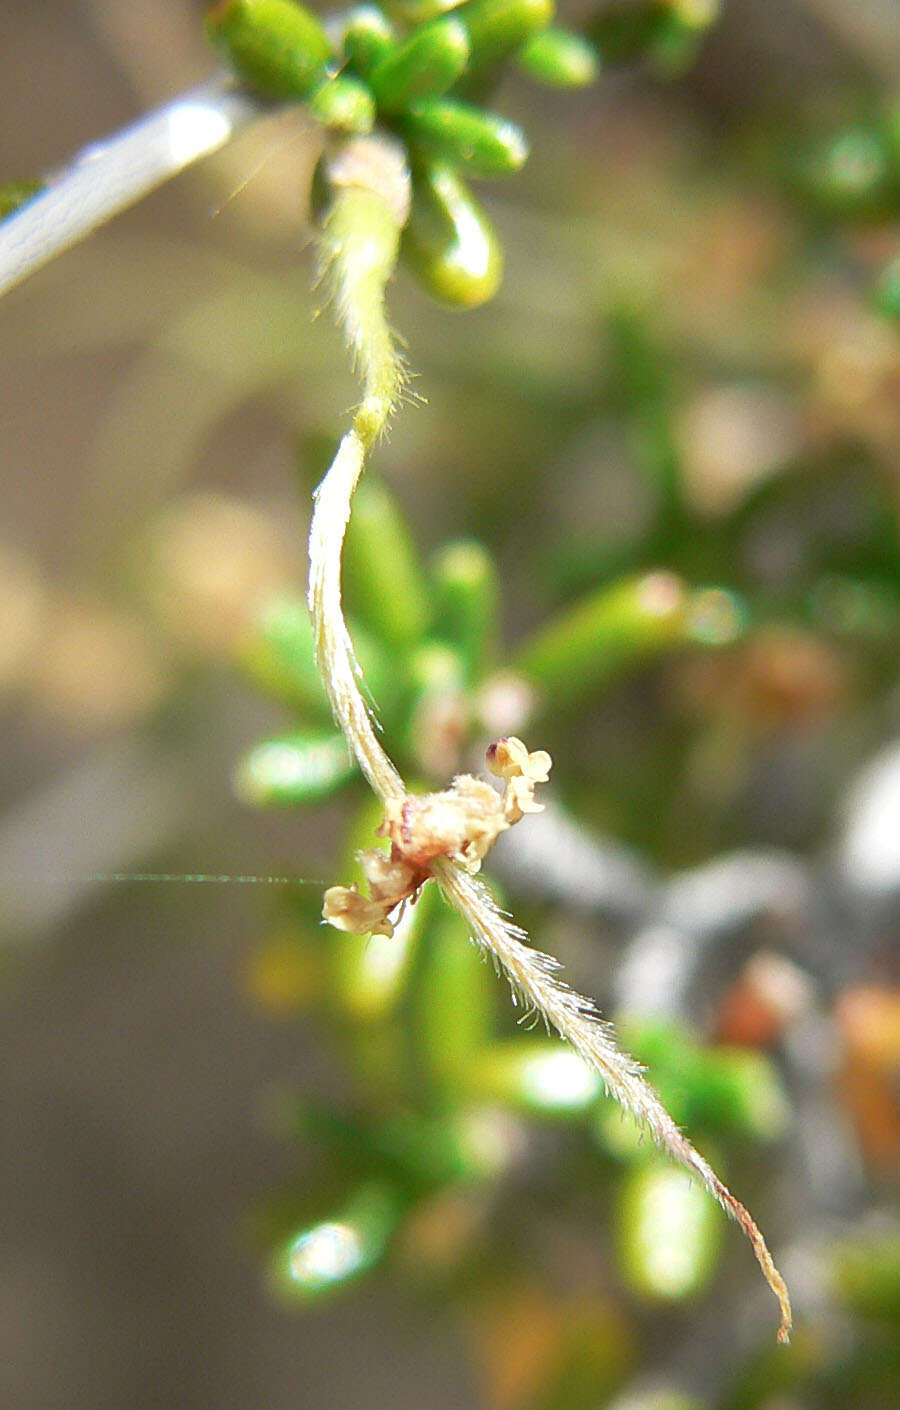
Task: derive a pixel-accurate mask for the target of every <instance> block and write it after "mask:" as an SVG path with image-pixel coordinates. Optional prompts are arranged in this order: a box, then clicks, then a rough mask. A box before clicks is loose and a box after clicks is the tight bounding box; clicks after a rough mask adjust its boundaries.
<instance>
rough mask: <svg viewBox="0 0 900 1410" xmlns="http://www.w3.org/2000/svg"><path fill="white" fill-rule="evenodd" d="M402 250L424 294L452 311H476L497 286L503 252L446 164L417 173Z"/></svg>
mask: <svg viewBox="0 0 900 1410" xmlns="http://www.w3.org/2000/svg"><path fill="white" fill-rule="evenodd" d="M400 248H401V253H402V257H403V261H404V263H405V264H406V265H408V266H409V268H410V269H411V270H412V271H413V272H414V273H415V275H416V277H417V278H418V279H419V281H420V282H421V283H422V284H423V285H424V287H425V288H426V289H427V290H428V292H429V293H430V294H432V295H433V296H434V297H435V298H437V299H440V300H442V301H443V302H444V303H448V304H451V305H453V306H454V307H456V308H477V307H478V305H479V304H483V303H486V302H487V301H488V299H491V298H493V296H494V294H496V292H497V290H498V288H499V287H500V281H501V279H502V277H503V254H502V251H501V249H500V244H499V241H498V240H497V236H496V235H495V233H494V229H493V226H492V225H491V223H490V221H489V220H488V218H487V216H486V214H485V213H484V211H483V210H482V208H481V206H480V205H479V204H478V202H477V201H476V200H475V197H474V196H473V195H472V193H471V192H470V191H469V189H468V187H467V186H466V184H465V182H464V181H463V179H462V177H461V176H460V175H459V174H458V172H457V171H455V170H454V168H453V167H452V166H451V165H449V164H448V163H445V162H432V163H426V164H424V165H423V166H421V167H420V168H419V169H418V170H417V171H416V173H415V175H414V179H413V196H412V207H411V209H410V215H409V220H408V222H407V225H406V227H405V229H404V231H403V236H402V240H401V247H400Z"/></svg>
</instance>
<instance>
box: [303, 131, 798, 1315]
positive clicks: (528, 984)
mask: <svg viewBox="0 0 900 1410" xmlns="http://www.w3.org/2000/svg"><path fill="white" fill-rule="evenodd" d="M379 143H380V139H364V140H363V141H362V142H358V143H356V144H353V147H354V159H353V160H351V161H350V162H349V163H345V164H344V167H343V168H338V170H339V173H340V171H341V170H343V171H344V173H345V175H346V171H347V170H349V172H350V177H351V179H350V180H349V182H348V184H347V185H346V186H342V187H341V186H339V188H338V190H337V193H336V195H335V196H334V199H333V202H332V204H331V206H330V208H329V213H328V215H327V216H326V219H325V223H324V229H323V235H322V241H321V249H322V266H323V271H324V273H325V274H326V275H327V277H328V278H329V279H330V280H331V283H332V287H333V290H334V296H335V299H336V303H337V310H338V315H339V318H340V321H341V323H342V325H343V327H344V330H345V333H346V335H347V339H348V342H349V344H350V347H351V348H352V350H353V353H354V356H355V358H356V360H357V364H358V366H359V370H360V374H361V380H362V384H363V398H362V401H361V402H360V405H359V408H358V409H357V412H356V415H355V416H354V419H353V425H352V427H351V429H350V430H349V431H348V432H347V434H346V435H345V436H344V438H343V440H342V441H341V444H340V446H339V448H338V452H337V455H336V456H335V459H334V461H333V463H332V465H331V467H330V469H329V470H328V473H327V474H326V476H325V478H324V480H323V481H322V483H321V485H320V486H319V488H318V490H317V491H316V496H315V510H314V513H313V521H312V525H311V529H310V579H309V605H310V611H311V612H312V617H313V625H314V630H315V639H316V651H317V659H318V663H319V669H320V671H321V673H322V678H323V680H324V682H325V686H326V689H327V691H328V696H329V699H330V701H331V704H332V708H333V710H334V714H335V717H336V719H337V721H338V723H339V724H340V726H341V729H342V730H343V732H344V735H345V737H346V739H347V741H348V743H349V744H350V746H351V747H352V749H353V752H354V753H355V755H356V758H357V759H358V761H359V765H360V768H361V769H362V771H363V773H364V774H365V776H366V778H367V779H368V781H369V783H370V784H371V786H372V788H373V789H374V791H375V792H376V793H377V794H378V795H379V797H380V798H381V799H382V800H383V801H385V802H388V801H389V800H391V799H394V798H403V797H404V796H405V795H406V788H405V786H404V783H403V780H402V779H401V777H400V775H399V773H398V772H397V770H396V769H395V768H394V765H393V764H392V763H391V761H390V759H389V758H388V756H387V754H386V753H385V751H384V749H383V748H382V746H381V744H380V742H379V740H378V738H377V736H376V734H375V731H374V728H373V724H372V718H371V715H370V712H369V710H368V708H367V706H366V703H365V700H364V699H363V695H362V691H361V689H360V683H359V682H360V672H359V668H358V666H357V664H356V660H355V657H354V654H353V645H352V642H351V640H350V635H349V633H348V631H347V627H346V623H345V621H344V616H343V609H342V605H341V555H342V550H343V541H344V534H345V532H346V528H347V523H348V520H349V517H350V503H351V499H352V496H353V491H354V488H355V486H356V483H357V481H358V479H359V476H360V474H361V472H362V470H363V466H364V464H365V459H366V456H367V454H368V452H369V451H370V449H371V448H372V446H373V445H374V443H375V441H376V440H377V439H378V437H379V436H380V435H382V434H383V432H384V430H385V429H386V427H387V423H388V420H389V417H390V414H391V411H392V409H393V407H394V405H395V403H396V401H397V399H398V396H399V394H400V390H401V387H402V381H403V375H402V373H403V369H402V365H401V363H400V360H399V358H398V356H397V353H396V350H395V348H394V344H393V339H392V337H391V332H390V328H389V326H388V323H387V318H386V315H385V288H386V285H387V282H388V280H389V279H390V276H391V273H392V272H393V268H394V263H395V261H396V257H397V244H398V239H399V232H400V229H401V228H402V224H403V220H402V218H400V216H401V213H402V203H399V204H398V202H397V201H396V200H395V199H393V198H391V197H389V196H388V197H386V196H385V195H383V194H380V193H379V191H378V189H377V183H376V186H375V187H373V185H372V184H370V177H371V165H370V163H369V162H368V161H363V162H362V164H360V162H359V161H358V160H357V159H356V158H357V157H358V154H359V152H360V151H363V152H365V153H366V155H367V156H370V155H371V151H372V150H373V149H374V150H375V151H376V154H377V150H378V146H379ZM334 169H335V168H334V164H333V166H332V172H334ZM382 175H383V173H382ZM385 588H386V590H390V564H389V563H386V564H385ZM431 872H432V874H433V875H434V877H435V879H436V881H437V883H438V885H439V886H440V888H441V891H442V893H443V894H444V896H445V897H446V899H447V901H448V902H449V903H450V905H451V906H453V907H454V908H455V909H456V910H457V911H458V912H459V913H460V914H461V915H462V916H464V918H465V919H466V921H467V922H468V924H469V926H470V927H471V931H472V935H473V939H474V940H475V942H476V943H477V944H478V946H479V947H480V948H481V949H482V950H483V951H484V952H485V953H486V954H488V955H490V956H491V958H492V960H493V961H494V963H495V964H496V965H498V966H499V967H500V968H501V969H502V970H503V971H504V973H505V974H506V976H507V978H508V979H509V982H510V985H511V987H512V992H513V995H514V997H515V998H517V999H518V1000H520V1001H521V1002H522V1003H524V1004H525V1005H526V1006H527V1007H528V1008H529V1009H533V1010H534V1011H535V1012H536V1013H538V1014H540V1016H541V1017H542V1018H543V1019H544V1020H545V1022H546V1023H548V1024H549V1025H552V1027H553V1028H555V1029H556V1031H557V1032H558V1033H559V1035H560V1037H562V1038H563V1039H565V1040H566V1041H567V1042H568V1043H570V1044H571V1046H572V1047H573V1048H574V1049H575V1051H576V1052H577V1053H579V1054H580V1056H581V1057H582V1058H583V1059H584V1061H585V1062H586V1063H587V1064H588V1065H589V1066H590V1067H591V1068H592V1069H593V1070H594V1071H596V1072H598V1073H599V1074H600V1076H601V1078H602V1079H603V1081H604V1083H605V1084H606V1087H607V1089H608V1090H609V1092H610V1093H611V1094H612V1096H613V1097H615V1099H616V1100H617V1101H618V1102H619V1103H620V1105H621V1106H623V1107H624V1108H625V1109H627V1110H628V1111H630V1112H631V1113H632V1114H633V1115H634V1116H635V1117H636V1118H637V1120H638V1121H640V1122H641V1123H642V1124H643V1125H644V1126H646V1128H647V1129H648V1130H649V1131H650V1133H651V1134H652V1136H653V1138H654V1140H656V1141H657V1142H658V1143H659V1144H660V1145H661V1146H662V1147H663V1148H664V1149H665V1150H666V1151H668V1152H669V1154H670V1155H671V1156H672V1157H673V1159H675V1160H676V1161H678V1162H679V1163H680V1164H681V1165H683V1166H685V1167H686V1168H687V1169H688V1170H689V1171H692V1172H693V1173H694V1174H695V1175H697V1177H698V1178H699V1179H700V1180H702V1181H703V1184H704V1185H705V1186H706V1188H707V1189H708V1190H709V1192H710V1193H711V1194H712V1195H713V1197H714V1198H715V1199H716V1200H718V1202H719V1203H720V1204H721V1205H722V1207H723V1208H724V1209H725V1210H726V1212H727V1213H728V1214H729V1215H730V1216H731V1217H732V1218H733V1219H734V1220H736V1222H737V1223H738V1224H739V1225H740V1226H741V1228H742V1229H743V1231H744V1233H745V1234H746V1235H747V1237H748V1238H749V1240H750V1243H751V1244H752V1246H753V1251H754V1253H755V1254H756V1257H757V1260H758V1262H759V1264H760V1267H761V1268H762V1271H763V1273H764V1275H765V1278H766V1281H767V1282H768V1284H769V1286H770V1287H771V1289H772V1291H773V1292H774V1293H775V1295H776V1297H777V1298H778V1302H779V1305H780V1307H781V1322H780V1325H779V1329H778V1339H779V1341H782V1342H786V1341H787V1340H788V1338H789V1335H790V1329H791V1309H790V1301H789V1299H788V1293H787V1288H786V1287H785V1284H784V1280H783V1279H782V1277H781V1275H780V1273H779V1272H778V1270H777V1268H776V1267H775V1264H774V1263H773V1261H772V1256H771V1254H770V1253H769V1250H768V1248H767V1247H766V1243H765V1240H764V1239H763V1236H762V1234H761V1233H760V1231H759V1229H758V1228H757V1226H756V1224H755V1222H754V1221H753V1219H752V1218H751V1217H750V1215H749V1213H748V1212H747V1210H746V1209H745V1208H744V1206H743V1205H742V1204H741V1203H740V1202H739V1201H738V1200H736V1199H735V1198H734V1196H733V1195H732V1194H731V1193H730V1191H729V1190H728V1189H726V1187H725V1186H724V1185H723V1184H722V1182H721V1180H720V1179H719V1178H718V1176H717V1175H716V1174H715V1172H714V1171H713V1170H712V1169H711V1168H710V1166H709V1165H708V1164H707V1162H706V1161H705V1160H704V1159H703V1157H702V1156H701V1155H700V1154H699V1152H698V1151H696V1150H695V1149H694V1147H693V1146H692V1145H691V1143H690V1141H688V1140H687V1138H686V1137H685V1136H684V1135H683V1133H682V1132H681V1131H680V1130H679V1129H678V1127H677V1126H676V1124H675V1122H674V1121H673V1120H672V1118H671V1116H670V1115H669V1113H668V1112H667V1111H666V1109H665V1107H664V1106H663V1104H662V1102H661V1101H660V1099H659V1097H658V1096H657V1095H656V1093H655V1092H654V1091H653V1089H652V1087H650V1086H649V1085H648V1083H647V1082H646V1081H645V1080H644V1078H643V1076H642V1073H641V1068H640V1067H639V1066H638V1064H637V1063H636V1062H635V1061H634V1060H633V1059H632V1058H630V1057H628V1056H627V1055H626V1054H625V1053H623V1052H621V1051H620V1050H619V1049H618V1048H617V1047H616V1045H615V1042H614V1041H613V1037H612V1031H611V1029H610V1027H609V1025H608V1024H605V1023H604V1022H603V1021H602V1020H601V1018H600V1016H599V1015H598V1013H597V1011H596V1009H595V1007H594V1004H593V1002H592V1001H591V1000H590V999H587V998H584V997H582V996H581V995H580V994H577V993H575V991H574V990H572V989H569V988H568V987H567V986H566V985H565V984H563V983H562V982H561V981H560V980H559V979H558V978H557V977H556V970H557V969H558V968H559V965H558V962H557V961H556V960H555V959H553V958H552V956H549V955H545V954H542V953H541V952H540V951H539V950H535V949H532V948H531V946H530V945H528V944H527V943H526V942H527V937H526V935H525V932H524V931H522V930H520V929H519V927H518V926H516V925H513V924H512V923H511V922H510V921H509V920H507V919H506V918H505V917H504V916H503V915H501V913H500V911H499V910H498V909H497V907H496V906H495V905H494V903H493V901H492V900H491V898H490V896H489V895H488V893H487V892H486V891H485V889H484V887H483V886H482V885H481V883H480V882H479V881H477V880H476V879H475V878H474V877H472V876H471V875H470V874H468V873H467V872H466V871H465V870H464V869H463V867H461V866H460V865H459V863H457V862H455V861H453V860H452V859H451V858H450V857H446V856H444V857H439V858H437V860H435V861H434V862H432V864H431Z"/></svg>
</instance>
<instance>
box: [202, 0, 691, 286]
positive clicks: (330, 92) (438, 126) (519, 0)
mask: <svg viewBox="0 0 900 1410" xmlns="http://www.w3.org/2000/svg"><path fill="white" fill-rule="evenodd" d="M554 10H555V4H554V0H393V3H391V0H387V2H386V3H385V4H384V5H383V6H378V5H375V4H368V3H367V4H363V5H360V6H358V7H356V8H354V9H351V10H349V11H347V12H346V13H344V14H342V15H341V16H339V17H337V18H336V19H335V20H334V21H333V22H331V23H330V25H329V26H327V27H326V26H323V24H322V23H320V21H319V20H318V19H317V18H316V17H315V16H314V15H312V14H311V13H310V12H309V11H307V10H306V9H304V8H303V7H302V6H301V5H298V4H296V3H295V0H224V3H222V4H220V5H219V6H218V7H217V8H216V9H215V10H214V11H213V12H212V14H211V15H210V16H209V18H208V20H207V30H208V33H209V35H210V37H211V39H212V41H213V44H214V45H215V47H216V49H217V51H218V53H219V54H220V56H221V57H222V58H223V59H224V61H225V63H226V64H228V65H229V67H231V68H232V70H233V71H234V72H235V74H236V75H237V76H238V78H239V79H240V80H241V81H242V82H243V83H244V84H246V85H247V86H249V87H250V88H252V89H254V90H255V91H257V92H259V93H261V94H263V95H265V96H266V97H270V98H273V99H277V100H282V101H285V100H286V101H299V102H303V103H305V104H306V105H307V107H308V109H309V111H310V113H311V114H312V115H313V117H315V118H316V119H317V120H318V121H320V122H321V123H323V124H324V125H325V126H326V127H329V128H332V129H335V130H337V131H338V132H345V133H368V132H371V131H372V130H373V128H374V127H375V126H376V124H377V125H378V126H379V127H380V128H381V129H383V130H385V131H388V132H391V133H393V134H394V135H395V136H396V137H397V138H398V139H399V140H400V141H402V143H403V144H404V146H405V149H406V152H407V154H408V160H409V166H410V172H411V175H412V205H411V209H410V213H409V218H408V220H407V222H406V226H405V229H404V234H403V246H402V258H403V260H404V262H405V263H406V264H407V266H408V267H409V268H410V269H411V270H412V271H413V272H414V274H415V276H416V277H417V278H418V279H419V281H420V282H421V283H422V284H423V285H424V286H425V288H426V289H428V291H429V292H430V293H431V294H433V295H434V296H435V297H437V298H439V299H441V300H443V301H445V302H447V303H450V304H454V305H457V306H461V307H473V306H475V305H477V304H480V303H483V302H484V301H485V300H487V299H489V298H491V297H492V295H493V294H494V293H495V292H496V290H497V287H498V285H499V283H500V279H501V275H502V263H503V262H502V252H501V247H500V242H499V240H498V239H497V236H496V234H495V232H494V230H493V227H492V226H491V223H490V221H489V219H488V217H487V215H486V213H485V212H484V210H483V209H482V207H481V206H480V204H479V203H478V201H477V200H476V198H475V197H474V195H473V194H472V192H471V191H470V189H469V186H468V178H470V177H476V178H478V177H495V176H502V175H504V174H508V173H511V172H515V171H517V170H518V169H519V168H520V167H521V166H522V163H523V162H524V161H525V159H526V156H527V154H528V143H527V140H526V137H525V134H524V133H523V132H522V131H521V129H520V128H519V127H518V126H517V125H516V124H515V123H513V122H510V121H509V120H508V119H506V118H505V117H502V116H500V115H499V114H497V113H495V112H493V111H491V110H490V109H489V108H487V107H485V106H484V105H485V102H486V101H488V100H489V99H490V95H491V93H492V91H493V90H494V88H495V86H496V84H497V81H498V79H499V78H500V77H501V75H502V73H503V70H504V68H505V67H506V66H507V65H508V63H509V61H513V62H514V63H515V65H516V66H517V67H518V68H519V69H520V70H521V71H522V72H524V73H525V74H527V75H528V76H529V77H530V78H532V79H534V80H535V81H537V82H539V83H543V84H547V85H550V86H552V87H557V88H577V87H581V86H583V85H585V84H588V83H590V82H592V80H593V79H594V77H595V76H596V73H597V71H598V68H599V65H600V62H601V56H602V55H604V53H605V52H606V51H607V50H608V52H609V54H610V55H611V57H612V58H613V59H617V58H621V59H632V58H635V57H637V56H640V55H643V54H645V53H651V54H654V53H657V54H658V53H661V52H663V51H665V52H668V51H669V50H671V51H672V53H673V54H674V52H675V50H676V49H677V48H678V43H679V37H680V41H681V46H682V51H683V49H684V47H685V45H686V44H687V42H688V40H693V41H695V40H696V38H697V36H698V34H700V33H702V32H703V30H704V29H705V28H706V25H707V24H708V23H709V20H710V19H711V18H712V15H713V13H714V10H715V6H714V5H710V6H700V7H699V9H698V7H697V6H696V5H691V4H688V3H684V0H653V3H650V4H645V5H639V6H637V7H635V6H628V7H624V8H622V7H618V6H614V7H613V8H612V9H611V10H606V11H603V12H601V14H600V16H598V18H597V20H596V22H595V24H594V30H595V33H596V39H597V44H596V45H595V44H594V43H592V42H591V41H589V40H588V39H586V38H584V37H583V36H582V35H580V34H576V33H574V32H573V31H571V30H568V29H562V28H556V27H554V26H553V25H552V20H553V17H554ZM679 52H681V51H679ZM313 198H314V203H315V199H316V191H315V189H314V192H313Z"/></svg>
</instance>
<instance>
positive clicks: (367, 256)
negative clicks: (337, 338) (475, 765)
mask: <svg viewBox="0 0 900 1410" xmlns="http://www.w3.org/2000/svg"><path fill="white" fill-rule="evenodd" d="M330 174H331V177H332V181H333V183H334V187H335V194H334V197H333V200H332V202H331V205H330V207H329V209H328V213H327V215H326V217H325V221H324V225H323V230H322V237H321V242H320V249H321V264H322V273H323V276H324V278H325V279H326V280H327V281H328V282H329V283H330V285H331V288H332V291H333V296H334V299H335V303H336V306H337V313H338V318H339V319H340V322H341V324H342V326H343V328H344V332H345V334H346V337H347V341H348V343H349V345H350V348H351V350H352V352H353V355H354V358H355V360H356V363H357V367H358V369H359V373H360V379H361V382H362V390H363V395H362V400H361V402H360V404H359V406H358V407H357V410H356V414H355V416H354V418H353V424H352V426H351V427H350V430H349V431H348V432H347V433H346V435H345V436H344V437H343V439H342V441H341V443H340V445H339V447H338V451H337V455H336V456H335V458H334V460H333V462H332V464H331V466H330V468H329V470H328V473H327V474H326V476H325V478H324V479H323V481H322V483H321V484H320V485H319V488H318V489H317V491H316V496H315V509H314V512H313V518H312V524H311V526H310V534H309V560H310V571H309V606H310V611H311V613H312V618H313V628H314V632H315V642H316V659H317V661H318V664H319V670H320V671H321V673H322V679H323V681H324V682H325V688H326V690H327V692H328V698H329V700H330V701H331V707H332V709H333V711H334V714H335V718H336V719H337V721H338V723H339V724H340V726H341V729H342V730H343V732H344V736H345V738H346V739H347V741H348V743H349V744H350V746H351V748H352V749H353V752H354V753H355V755H356V758H357V760H358V761H359V766H360V768H361V769H362V771H363V773H364V774H365V776H366V778H367V779H368V781H369V783H370V785H371V786H372V788H373V789H374V791H375V792H376V793H377V794H378V795H379V797H380V798H382V799H383V800H384V801H385V802H386V801H387V800H388V799H389V798H402V797H403V795H404V793H405V791H406V790H405V789H404V786H403V780H402V779H401V777H400V775H399V774H398V772H397V770H396V769H395V768H394V765H393V764H392V763H391V761H390V759H389V758H388V756H387V754H386V753H385V751H384V749H383V748H382V746H381V743H380V742H379V740H378V737H377V735H376V733H375V729H374V726H373V723H372V717H371V715H370V712H369V709H368V707H367V705H366V702H365V700H364V699H363V695H362V691H361V690H360V685H359V675H360V672H359V667H358V665H357V663H356V658H355V655H354V652H353V643H352V641H351V640H350V634H349V632H348V631H347V626H346V623H345V621H344V614H343V607H342V603H341V555H342V550H343V543H344V535H345V533H346V530H347V523H348V520H349V518H350V503H351V500H352V497H353V491H354V489H355V488H356V484H357V481H358V480H359V477H360V475H361V474H362V471H363V468H364V466H365V463H366V457H367V456H368V453H369V451H370V450H371V449H372V447H373V445H374V444H375V442H376V441H377V440H378V439H379V437H380V436H381V435H383V434H384V432H385V430H386V429H387V425H388V421H389V419H390V415H391V412H392V411H393V409H394V406H395V405H396V403H397V400H398V398H399V395H400V391H401V388H402V385H403V365H402V362H401V359H400V357H399V355H398V353H397V350H396V348H395V346H394V340H393V337H392V335H391V330H390V327H389V325H388V321H387V316H386V312H385V289H386V287H387V284H388V281H389V280H390V277H391V275H392V273H393V271H394V267H395V265H396V261H397V254H398V249H399V240H400V230H401V229H402V226H403V219H404V218H405V199H404V196H403V194H402V192H401V193H400V195H399V196H398V191H397V188H398V187H401V186H402V187H403V189H404V190H405V183H404V178H405V168H404V167H402V164H400V165H398V163H397V160H396V157H395V155H394V152H393V149H392V148H390V147H387V146H386V145H385V143H384V140H383V139H380V138H372V139H358V140H355V141H353V142H351V143H348V144H347V146H346V148H345V149H344V150H343V152H342V153H340V154H339V156H338V157H337V158H335V159H334V160H333V161H332V163H331V170H330ZM386 177H388V178H392V182H393V184H392V185H391V184H387V185H382V183H384V182H385V179H386ZM379 186H381V189H379ZM389 573H390V565H389V564H385V587H386V589H387V588H388V579H389Z"/></svg>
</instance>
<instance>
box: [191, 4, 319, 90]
mask: <svg viewBox="0 0 900 1410" xmlns="http://www.w3.org/2000/svg"><path fill="white" fill-rule="evenodd" d="M206 32H207V35H208V36H209V39H210V41H211V43H212V45H213V48H214V49H215V50H216V53H217V54H218V55H219V57H220V59H221V60H222V61H223V63H225V64H226V65H227V67H228V68H230V69H231V70H232V71H233V72H234V73H235V74H236V76H237V77H238V78H239V79H240V80H241V82H242V83H245V84H246V85H247V87H248V88H251V89H253V90H254V91H255V92H257V93H261V94H262V95H263V96H264V97H266V98H279V99H288V100H291V99H293V100H297V99H302V98H306V97H307V96H308V95H309V94H310V93H311V92H312V90H313V89H314V88H315V87H316V86H317V85H318V84H319V83H321V81H322V79H323V78H324V77H325V65H326V64H327V62H328V60H329V59H330V58H331V57H332V46H331V41H330V40H329V38H328V35H327V34H326V33H325V30H324V29H323V28H322V25H321V24H320V23H319V21H318V19H317V18H316V17H315V15H313V14H311V13H310V12H309V10H306V9H304V7H303V6H302V5H298V4H296V3H295V0H223V3H222V4H220V5H217V6H216V8H215V9H214V10H212V11H211V13H210V14H209V15H208V16H207V18H206Z"/></svg>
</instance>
